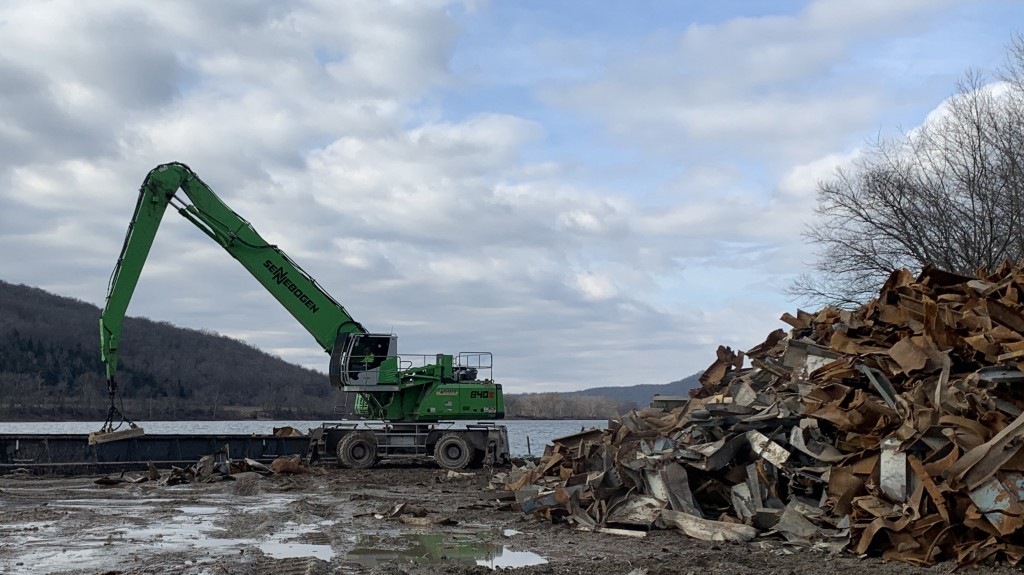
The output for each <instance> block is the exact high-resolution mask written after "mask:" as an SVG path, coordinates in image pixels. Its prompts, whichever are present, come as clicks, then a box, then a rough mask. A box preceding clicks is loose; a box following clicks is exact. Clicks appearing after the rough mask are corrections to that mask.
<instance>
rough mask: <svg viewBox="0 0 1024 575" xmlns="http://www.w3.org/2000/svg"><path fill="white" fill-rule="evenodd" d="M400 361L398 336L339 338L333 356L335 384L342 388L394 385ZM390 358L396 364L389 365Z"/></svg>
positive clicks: (331, 372) (333, 378) (360, 335)
mask: <svg viewBox="0 0 1024 575" xmlns="http://www.w3.org/2000/svg"><path fill="white" fill-rule="evenodd" d="M397 357H398V336H396V335H393V334H373V333H368V334H353V333H347V334H339V335H338V339H337V340H336V341H335V342H334V351H333V352H332V353H331V368H330V375H331V383H332V384H334V385H336V386H338V387H341V386H345V387H350V386H358V387H363V386H368V385H378V384H380V383H386V384H392V385H393V384H395V383H396V378H397V367H398V363H397ZM389 358H390V359H391V360H392V361H387V360H388V359H389ZM336 380H337V381H336Z"/></svg>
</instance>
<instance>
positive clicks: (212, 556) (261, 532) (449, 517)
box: [0, 466, 1021, 575]
mask: <svg viewBox="0 0 1024 575" xmlns="http://www.w3.org/2000/svg"><path fill="white" fill-rule="evenodd" d="M96 479H97V477H96V476H93V477H81V478H73V479H64V478H41V477H34V476H20V475H7V476H3V477H0V505H2V509H3V514H2V515H0V534H2V540H3V543H4V544H3V545H2V546H0V572H3V573H46V574H51V573H62V574H71V573H74V574H125V575H127V574H132V575H135V574H144V573H153V574H156V573H161V574H162V573H175V574H227V573H230V574H257V573H259V574H264V573H265V574H273V575H298V574H327V573H373V574H403V573H407V574H421V573H457V574H470V573H490V572H492V571H493V570H499V571H500V570H502V569H505V570H507V571H506V572H508V571H511V572H514V573H517V574H523V575H530V574H537V573H549V574H559V575H561V574H569V573H585V574H588V575H596V574H601V573H610V574H622V575H627V574H632V575H642V574H645V573H646V574H648V575H655V574H662V573H666V574H667V573H680V574H700V575H717V574H721V575H734V574H736V575H743V574H747V573H749V574H757V575H773V574H778V575H789V574H793V573H815V574H818V573H821V574H824V573H849V574H856V575H865V574H879V575H883V574H884V575H889V574H892V575H899V574H913V573H945V572H948V571H949V568H950V566H949V565H940V566H938V567H935V568H932V569H922V568H916V567H913V566H909V565H903V564H895V563H882V562H880V561H878V560H876V559H871V558H857V557H853V556H850V555H840V556H829V555H825V554H822V553H819V552H813V551H806V550H791V549H786V548H785V547H783V546H782V545H781V543H779V542H777V541H762V542H759V543H755V544H753V545H748V544H712V543H707V542H702V541H697V540H693V539H689V538H687V537H686V536H684V535H682V534H681V533H679V532H678V531H653V532H650V533H649V534H648V535H647V536H646V537H644V538H632V537H625V536H620V535H605V534H594V533H585V532H580V531H576V530H573V529H571V528H569V527H567V526H565V525H551V524H549V523H546V522H542V521H538V520H536V519H533V518H532V517H528V516H524V515H522V514H520V513H517V512H510V511H501V510H499V509H498V506H499V503H498V502H496V501H495V500H494V492H493V491H488V490H487V489H485V486H486V484H487V479H488V476H487V475H486V473H485V472H479V473H476V474H474V475H470V476H466V477H459V478H453V479H449V478H448V477H447V473H446V472H444V471H442V470H440V469H435V468H429V467H423V466H393V467H384V468H379V469H373V470H368V471H355V470H340V469H322V470H318V473H315V474H309V475H293V476H280V475H279V476H272V477H268V478H263V477H260V476H257V475H255V474H245V475H243V476H241V477H240V478H239V479H238V480H236V481H223V482H219V483H209V484H186V485H176V486H166V485H164V486H161V485H159V484H157V483H155V482H146V483H137V484H129V483H122V484H118V485H113V486H100V485H97V484H96V483H95V481H96ZM402 504H405V505H404V507H403V506H402ZM967 572H969V573H978V574H983V575H989V574H995V573H1020V572H1021V571H1020V570H1019V569H1016V568H1011V567H1001V566H995V567H984V568H970V569H968V570H967Z"/></svg>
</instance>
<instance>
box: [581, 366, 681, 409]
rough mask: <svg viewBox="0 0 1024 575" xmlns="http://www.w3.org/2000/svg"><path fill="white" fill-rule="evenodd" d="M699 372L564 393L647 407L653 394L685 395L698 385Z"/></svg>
mask: <svg viewBox="0 0 1024 575" xmlns="http://www.w3.org/2000/svg"><path fill="white" fill-rule="evenodd" d="M699 377H700V373H695V374H693V375H690V376H687V377H684V378H683V379H678V380H676V381H672V382H669V383H661V384H655V383H651V384H642V385H631V386H629V387H610V386H609V387H591V388H590V389H581V390H579V391H569V392H565V394H564V395H568V396H570V397H571V396H580V395H585V396H589V397H607V398H609V399H614V400H616V401H625V402H630V403H633V404H634V405H635V406H636V407H640V408H642V407H647V406H648V405H650V403H651V398H653V397H654V396H655V395H683V396H685V395H687V393H689V391H690V390H691V389H695V388H697V387H700V382H699V381H698V378H699Z"/></svg>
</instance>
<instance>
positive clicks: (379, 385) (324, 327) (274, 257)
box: [100, 163, 504, 422]
mask: <svg viewBox="0 0 1024 575" xmlns="http://www.w3.org/2000/svg"><path fill="white" fill-rule="evenodd" d="M179 189H180V190H182V191H183V192H184V193H185V195H186V196H187V197H188V199H189V201H190V202H191V203H187V202H184V201H182V200H181V199H179V198H177V197H176V196H175V194H176V193H177V191H178V190H179ZM172 202H173V203H174V205H175V207H176V208H177V210H178V213H179V214H181V215H182V216H183V217H184V218H185V219H187V220H188V221H190V222H192V223H193V224H194V225H195V226H196V227H198V228H199V229H200V230H202V231H203V232H204V233H205V234H206V235H207V236H209V237H210V238H211V239H213V240H214V241H215V242H217V243H218V244H220V246H221V247H223V248H224V249H225V250H226V251H227V252H228V253H229V254H231V256H232V257H234V258H235V259H236V260H238V262H239V263H240V264H242V266H243V267H245V269H246V270H248V271H249V273H250V274H252V276H253V277H254V278H256V280H257V281H259V282H260V284H262V285H263V287H264V288H266V290H267V291H268V292H270V294H271V295H273V296H274V298H275V299H277V301H278V302H279V303H280V304H281V305H282V306H284V308H285V309H286V310H288V312H289V313H290V314H291V315H292V316H293V317H294V318H295V319H296V320H297V321H298V322H299V323H300V324H302V326H303V327H304V328H305V329H306V331H308V332H309V333H310V335H312V336H313V339H315V340H316V341H317V343H319V344H320V346H321V347H322V348H323V349H324V350H325V351H327V352H328V353H331V357H332V365H331V366H330V371H331V374H332V377H331V381H332V383H333V384H334V385H337V386H338V387H340V388H341V389H343V390H346V391H356V392H357V394H358V398H357V408H358V409H359V410H361V412H362V415H366V416H368V417H371V418H374V419H384V420H390V421H425V422H429V421H439V420H450V419H500V418H502V417H503V416H504V400H503V396H502V392H501V385H500V384H496V383H494V382H493V381H491V380H489V379H485V380H476V379H473V380H472V381H460V380H459V379H460V377H459V372H457V371H456V368H455V367H454V366H453V357H452V356H451V355H438V356H436V359H437V361H436V362H435V363H434V364H428V365H422V366H419V367H403V362H402V358H401V357H400V356H398V355H397V351H396V350H395V349H394V348H395V347H396V345H392V346H391V348H390V351H389V352H388V354H387V356H386V357H383V359H382V360H380V361H377V362H376V363H375V364H374V367H373V369H369V367H368V366H369V362H370V361H372V358H373V354H372V353H369V352H364V354H363V355H360V354H359V353H356V352H353V351H352V349H351V348H345V349H342V348H341V347H342V346H346V345H349V344H350V343H352V342H356V341H358V339H359V337H361V336H367V338H368V339H367V340H369V339H371V338H378V339H381V338H387V337H391V336H380V335H372V334H368V332H367V330H366V329H365V328H364V327H363V326H362V325H361V324H360V323H359V322H357V321H355V320H354V319H353V318H352V316H351V315H350V314H349V313H348V311H347V310H346V309H345V308H344V306H342V305H341V304H340V303H338V302H337V301H335V300H334V298H332V297H331V296H330V295H329V294H328V293H327V292H325V291H324V290H323V289H322V288H321V287H320V286H319V285H318V284H317V283H316V281H315V280H314V279H313V278H312V277H310V276H309V275H308V274H307V273H306V272H304V271H303V270H302V268H301V267H299V265H298V264H296V263H295V262H294V261H292V259H291V258H289V257H288V255H287V254H285V253H284V252H283V251H281V250H280V249H279V248H278V247H277V246H275V245H272V244H268V243H267V242H266V241H265V240H264V239H263V238H262V237H260V235H259V234H258V233H257V232H256V230H255V229H254V228H253V227H252V225H251V224H249V222H248V221H246V220H245V219H244V218H242V217H241V216H239V215H238V214H236V213H235V212H234V211H233V210H232V209H231V208H229V207H228V206H227V205H226V204H225V203H224V202H223V201H222V200H221V199H220V198H219V197H217V195H216V194H215V193H214V192H213V190H211V189H210V188H209V187H208V186H207V185H206V184H205V183H203V181H202V180H200V179H199V177H198V176H197V175H196V174H195V173H194V172H193V171H192V170H191V169H190V168H189V167H188V166H186V165H185V164H181V163H169V164H163V165H160V166H157V167H156V168H154V169H153V170H152V171H150V173H149V175H147V176H146V179H145V180H144V181H143V183H142V186H141V187H140V189H139V197H138V203H137V204H136V207H135V214H134V215H133V217H132V221H131V224H130V225H129V227H128V233H127V235H126V237H125V241H124V245H123V247H122V249H121V255H120V257H119V258H118V260H117V264H116V266H115V268H114V271H113V274H111V278H110V284H109V286H108V289H107V299H106V305H105V307H104V310H103V313H102V315H101V316H100V355H101V358H102V361H103V364H104V366H105V368H106V374H107V379H108V381H111V382H112V381H113V379H114V375H115V374H116V372H117V364H118V350H119V347H120V337H121V328H122V323H123V321H124V318H125V315H126V313H127V311H128V304H129V302H130V301H131V298H132V294H133V293H134V291H135V287H136V285H137V284H138V280H139V276H140V275H141V273H142V269H143V266H144V265H145V262H146V258H147V256H148V255H149V251H150V248H151V247H152V245H153V240H154V238H155V237H156V232H157V229H158V228H159V226H160V222H161V220H162V218H163V215H164V212H165V211H166V209H167V207H168V206H169V205H171V204H172ZM487 355H488V356H489V354H487ZM359 362H362V367H360V366H359V365H357V364H358V363H359ZM364 371H373V375H374V377H375V378H376V380H375V381H374V382H373V384H372V385H357V386H354V385H352V381H350V380H349V375H348V374H359V373H362V372H364ZM474 374H475V372H474ZM355 388H357V389H355Z"/></svg>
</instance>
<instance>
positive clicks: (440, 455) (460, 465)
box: [434, 432, 476, 471]
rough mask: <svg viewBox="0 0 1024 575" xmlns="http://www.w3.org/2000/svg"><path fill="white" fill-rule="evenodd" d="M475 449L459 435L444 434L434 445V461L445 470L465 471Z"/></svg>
mask: <svg viewBox="0 0 1024 575" xmlns="http://www.w3.org/2000/svg"><path fill="white" fill-rule="evenodd" d="M475 451H476V449H475V448H474V447H473V446H472V445H470V444H469V442H468V441H466V438H465V437H462V435H461V434H459V433H451V432H449V433H446V434H444V435H442V436H441V439H439V440H438V441H437V444H435V445H434V461H437V464H438V465H440V466H441V467H443V468H445V469H453V470H455V471H458V470H460V469H465V468H466V466H467V465H469V462H470V461H472V460H473V455H474V454H475Z"/></svg>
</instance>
